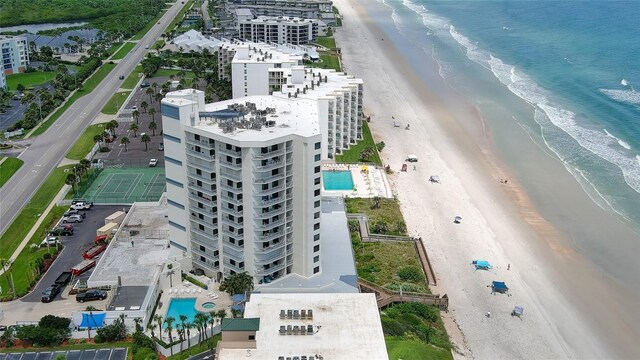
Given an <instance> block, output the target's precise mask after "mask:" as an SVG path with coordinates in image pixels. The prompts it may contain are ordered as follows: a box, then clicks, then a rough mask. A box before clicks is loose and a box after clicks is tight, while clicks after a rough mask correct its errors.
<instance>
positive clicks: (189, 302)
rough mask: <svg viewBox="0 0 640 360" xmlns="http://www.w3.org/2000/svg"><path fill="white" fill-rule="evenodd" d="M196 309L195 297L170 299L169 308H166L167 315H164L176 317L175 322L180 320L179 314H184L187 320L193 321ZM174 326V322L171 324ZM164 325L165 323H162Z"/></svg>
mask: <svg viewBox="0 0 640 360" xmlns="http://www.w3.org/2000/svg"><path fill="white" fill-rule="evenodd" d="M197 313H198V311H197V310H196V299H195V298H188V299H175V298H174V299H171V301H170V302H169V310H167V315H166V316H165V317H164V318H165V319H166V318H168V317H169V316H171V317H173V318H174V319H176V322H180V315H184V316H186V317H187V322H190V323H193V319H195V317H196V314H197ZM173 326H174V327H175V323H174V325H173ZM163 327H166V323H165V324H164V325H163Z"/></svg>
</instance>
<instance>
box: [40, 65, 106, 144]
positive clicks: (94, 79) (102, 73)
mask: <svg viewBox="0 0 640 360" xmlns="http://www.w3.org/2000/svg"><path fill="white" fill-rule="evenodd" d="M115 67H116V64H111V63H106V64H102V66H101V67H100V68H99V69H98V70H97V71H96V72H95V73H94V74H93V75H91V76H90V77H89V78H88V79H87V80H86V81H85V82H84V84H83V86H82V88H81V89H80V90H77V91H76V92H75V93H73V95H71V96H70V97H69V98H68V99H67V101H66V102H65V103H64V105H62V106H61V107H60V108H58V110H56V111H55V112H54V113H53V114H51V116H49V118H48V119H47V120H46V121H45V122H43V123H42V124H40V126H38V127H37V128H35V130H34V131H33V133H31V134H30V135H29V136H37V135H41V134H43V133H44V132H45V131H47V129H49V127H50V126H51V125H53V123H55V122H56V120H58V118H59V117H60V116H61V115H62V114H64V112H65V111H67V110H68V109H69V108H70V107H71V105H73V103H74V102H76V100H78V99H80V98H81V97H83V96H85V95H87V94H89V93H91V92H92V91H93V90H94V89H95V88H96V86H98V84H100V82H101V81H102V80H104V78H105V77H107V75H109V73H110V72H111V70H113V69H114V68H115Z"/></svg>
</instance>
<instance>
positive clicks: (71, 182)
mask: <svg viewBox="0 0 640 360" xmlns="http://www.w3.org/2000/svg"><path fill="white" fill-rule="evenodd" d="M64 183H65V184H67V185H71V188H72V189H73V192H75V191H76V175H75V174H68V175H67V177H66V178H65V179H64Z"/></svg>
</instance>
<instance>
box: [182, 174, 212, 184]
mask: <svg viewBox="0 0 640 360" xmlns="http://www.w3.org/2000/svg"><path fill="white" fill-rule="evenodd" d="M187 176H188V177H189V178H191V179H193V180H190V181H194V182H195V181H196V180H200V181H204V182H206V183H207V184H210V185H215V183H216V179H215V178H214V179H212V178H210V177H205V176H203V175H198V174H197V173H196V172H195V171H187ZM209 176H210V175H209Z"/></svg>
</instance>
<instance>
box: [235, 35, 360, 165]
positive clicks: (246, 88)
mask: <svg viewBox="0 0 640 360" xmlns="http://www.w3.org/2000/svg"><path fill="white" fill-rule="evenodd" d="M301 65H302V56H299V55H289V54H286V53H282V52H280V51H278V50H277V49H274V48H266V47H259V46H251V45H238V46H236V51H235V54H234V58H233V60H232V64H231V76H232V78H231V86H232V91H233V98H240V97H243V96H255V95H274V96H278V97H286V98H292V97H293V98H296V97H301V98H305V99H311V100H314V101H316V103H317V104H318V114H319V117H320V124H321V125H320V128H321V131H322V135H323V137H322V139H323V141H322V158H323V159H333V158H334V157H335V155H336V154H340V153H341V152H342V151H344V150H346V149H348V148H349V147H350V146H351V145H352V144H355V143H356V142H357V141H358V140H360V139H362V121H363V115H362V106H363V105H362V104H363V91H364V84H363V81H362V79H359V78H355V77H353V76H349V75H347V74H344V73H341V72H336V71H335V70H329V69H315V68H304V67H303V66H301Z"/></svg>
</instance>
